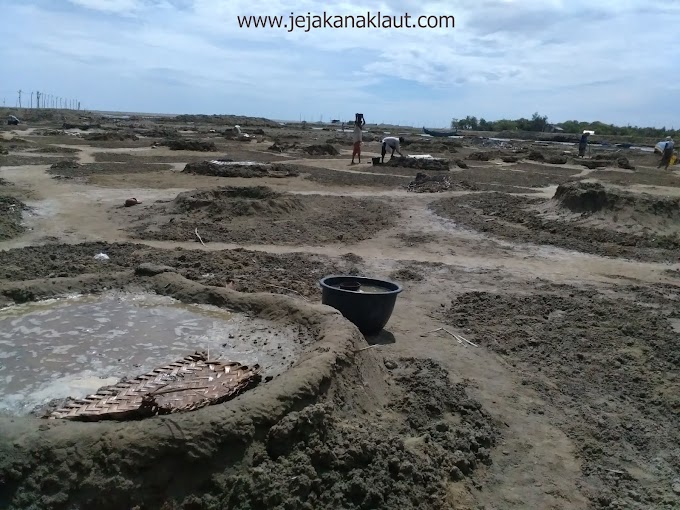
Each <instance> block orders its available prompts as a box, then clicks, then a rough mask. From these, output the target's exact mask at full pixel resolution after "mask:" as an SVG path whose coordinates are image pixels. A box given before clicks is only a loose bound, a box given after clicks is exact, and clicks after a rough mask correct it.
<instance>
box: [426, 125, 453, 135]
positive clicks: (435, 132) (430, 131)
mask: <svg viewBox="0 0 680 510" xmlns="http://www.w3.org/2000/svg"><path fill="white" fill-rule="evenodd" d="M423 133H425V134H426V135H430V136H437V137H446V136H456V135H457V134H458V130H457V129H454V130H453V131H435V130H432V129H427V128H425V127H424V126H423Z"/></svg>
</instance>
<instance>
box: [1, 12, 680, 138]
mask: <svg viewBox="0 0 680 510" xmlns="http://www.w3.org/2000/svg"><path fill="white" fill-rule="evenodd" d="M291 12H292V13H294V15H296V16H297V15H303V16H305V15H307V14H308V13H311V14H312V15H323V14H324V12H325V13H326V14H327V15H328V16H334V15H355V16H357V15H366V14H367V13H368V12H370V13H371V14H373V15H374V14H377V13H378V12H380V13H381V15H383V16H385V15H396V16H401V15H403V14H405V13H408V14H409V15H411V17H412V20H411V21H412V22H413V21H414V20H415V19H416V18H417V17H418V16H421V15H428V16H430V15H435V16H454V17H455V27H454V28H445V27H442V28H435V29H427V28H426V29H419V28H410V29H408V28H402V29H398V28H392V29H389V28H319V29H312V30H310V31H309V32H304V31H302V30H298V29H296V30H293V31H292V32H289V31H288V30H286V29H278V28H267V29H263V28H250V29H248V28H240V27H239V25H238V21H237V16H249V15H253V16H266V15H270V16H274V15H283V16H284V17H285V20H284V21H287V20H288V16H290V14H291ZM0 19H1V20H2V21H3V37H2V38H0V100H4V101H5V102H6V105H7V106H14V105H15V104H16V101H17V91H18V90H20V89H21V90H23V96H22V103H23V104H24V105H26V104H27V103H29V102H30V92H31V91H36V90H40V91H42V92H45V93H50V94H53V95H55V96H60V97H64V98H75V99H79V100H80V102H81V104H82V106H83V108H88V109H96V110H108V111H127V112H149V113H151V112H153V113H205V114H235V115H249V116H262V117H268V118H273V119H279V120H299V119H304V120H307V121H318V120H321V119H323V120H324V121H328V120H330V119H335V118H339V119H342V120H347V119H352V118H353V117H354V113H356V112H362V113H363V114H364V116H365V118H366V120H367V122H369V123H373V122H376V123H381V122H384V123H395V124H402V125H404V124H408V125H415V126H421V125H425V126H427V127H435V128H436V127H446V126H448V125H449V124H450V122H451V119H452V118H462V117H465V116H466V115H475V116H477V117H478V118H479V117H483V118H486V119H487V120H496V119H500V118H518V117H531V114H532V113H534V112H538V113H540V114H541V115H547V116H548V118H549V120H550V121H552V122H560V121H565V120H570V119H578V120H584V121H594V120H601V121H603V122H609V123H614V124H621V125H626V124H631V125H638V126H656V127H662V126H665V127H668V128H670V127H674V128H680V101H678V98H680V45H679V44H677V42H678V40H680V35H678V30H677V27H678V26H680V1H678V0H666V1H665V2H660V1H656V0H588V1H587V0H445V1H439V0H390V1H389V2H388V1H387V0H381V1H373V0H341V1H339V2H328V1H326V2H320V1H313V0H286V1H283V0H0ZM34 102H35V98H34Z"/></svg>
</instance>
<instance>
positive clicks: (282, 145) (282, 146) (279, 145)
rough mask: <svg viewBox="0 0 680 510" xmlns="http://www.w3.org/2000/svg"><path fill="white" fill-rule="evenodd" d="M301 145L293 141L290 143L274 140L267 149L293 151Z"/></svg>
mask: <svg viewBox="0 0 680 510" xmlns="http://www.w3.org/2000/svg"><path fill="white" fill-rule="evenodd" d="M299 147H300V145H299V144H297V143H295V142H293V143H288V142H274V143H273V144H272V145H270V146H269V147H267V150H270V151H273V152H288V151H293V150H296V149H298V148H299Z"/></svg>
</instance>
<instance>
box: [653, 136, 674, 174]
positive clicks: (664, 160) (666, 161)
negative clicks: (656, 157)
mask: <svg viewBox="0 0 680 510" xmlns="http://www.w3.org/2000/svg"><path fill="white" fill-rule="evenodd" d="M674 148H675V143H674V142H673V139H672V138H671V137H670V136H667V137H666V145H665V147H664V149H663V153H662V154H661V162H660V163H659V166H657V168H661V167H662V166H665V167H666V170H668V167H669V166H670V164H671V158H672V157H673V149H674Z"/></svg>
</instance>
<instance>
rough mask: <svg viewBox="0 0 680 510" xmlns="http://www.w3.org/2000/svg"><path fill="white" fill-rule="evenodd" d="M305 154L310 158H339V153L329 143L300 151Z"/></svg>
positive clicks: (310, 146) (311, 146)
mask: <svg viewBox="0 0 680 510" xmlns="http://www.w3.org/2000/svg"><path fill="white" fill-rule="evenodd" d="M302 150H303V151H304V152H305V154H308V155H310V156H339V155H340V151H338V149H336V148H335V147H333V146H332V145H331V144H329V143H325V144H323V145H309V146H307V147H304V148H303V149H302Z"/></svg>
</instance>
